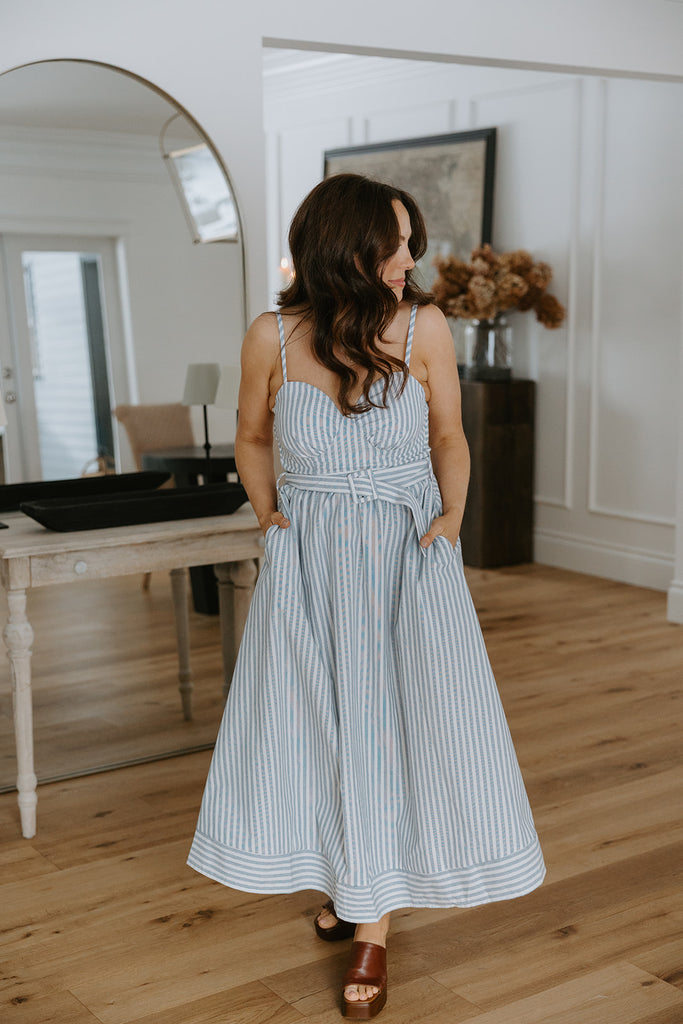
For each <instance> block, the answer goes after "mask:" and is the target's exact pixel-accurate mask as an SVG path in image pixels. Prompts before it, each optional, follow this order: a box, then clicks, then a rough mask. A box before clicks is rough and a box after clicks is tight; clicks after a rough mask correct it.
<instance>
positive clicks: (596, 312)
mask: <svg viewBox="0 0 683 1024" xmlns="http://www.w3.org/2000/svg"><path fill="white" fill-rule="evenodd" d="M281 59H282V60H284V57H282V58H281ZM290 59H294V56H293V55H292V57H291V58H290ZM330 60H333V72H334V73H333V75H331V76H330V78H329V79H328V78H327V76H326V71H325V60H324V57H321V58H320V59H318V60H317V62H316V64H315V65H314V67H313V68H307V69H305V70H303V69H302V70H301V72H300V74H301V75H303V76H305V90H304V85H303V83H304V79H301V80H300V79H299V78H298V77H297V74H296V73H293V74H292V75H291V77H290V79H289V83H288V89H289V90H291V93H292V94H295V95H297V97H298V101H297V103H296V104H292V103H291V102H287V103H285V102H284V101H283V98H282V94H281V91H280V90H279V89H278V90H277V92H276V91H275V90H274V89H273V84H272V82H270V81H269V75H268V73H266V78H265V92H264V97H265V120H266V128H267V135H268V136H271V135H273V134H276V133H277V134H278V136H279V138H281V139H290V140H298V139H300V138H304V139H305V140H306V142H305V146H304V147H303V150H305V152H306V154H307V156H306V161H307V163H306V166H307V168H308V172H307V175H305V174H304V173H302V169H301V164H300V163H299V164H297V162H296V160H295V159H294V157H293V155H290V157H289V159H288V163H287V170H286V173H287V175H288V178H287V189H288V194H289V196H291V197H292V199H293V197H294V194H295V193H297V192H298V193H299V196H298V197H299V198H301V196H302V195H303V194H304V191H305V190H306V189H307V188H308V187H310V185H311V184H312V183H313V182H312V180H311V169H312V168H314V167H316V166H317V167H319V166H320V164H321V157H322V151H323V149H324V148H327V146H328V145H329V143H324V142H323V139H322V137H321V135H320V132H319V127H318V126H319V125H320V123H321V111H323V110H324V109H325V108H326V105H327V104H328V103H329V96H330V95H331V93H332V91H334V95H335V109H336V111H337V112H338V114H339V115H340V116H341V115H344V116H345V117H346V120H347V122H348V124H349V125H350V128H349V136H350V139H351V140H352V142H353V144H356V143H358V142H361V141H364V140H365V139H367V140H368V141H372V142H375V141H386V140H390V139H396V138H401V137H403V138H411V137H413V136H417V135H420V134H440V133H442V132H446V131H451V130H467V129H470V128H481V127H488V126H491V125H495V126H496V127H497V128H498V150H497V170H496V191H495V199H494V229H493V241H494V246H495V247H496V248H497V249H501V250H505V249H511V248H527V249H529V250H530V251H531V252H532V253H533V254H534V256H536V257H537V258H539V259H544V260H546V261H547V262H548V263H550V265H551V266H552V268H553V271H554V281H553V285H552V290H553V291H554V293H555V294H556V295H557V296H558V297H559V299H560V301H562V302H563V303H564V304H565V305H566V306H567V309H568V320H567V322H566V324H565V325H563V327H562V328H560V329H559V330H557V331H548V330H546V329H545V328H543V327H541V326H540V325H539V324H537V322H536V321H535V319H534V317H533V315H529V314H513V316H512V320H513V324H514V334H515V357H514V361H515V372H516V374H517V375H518V376H528V377H532V378H533V379H535V380H536V381H537V382H538V389H537V396H538V399H537V435H536V437H537V453H536V557H537V558H538V559H539V560H541V561H546V562H548V563H549V564H555V565H560V566H565V567H567V568H573V569H577V570H579V571H582V572H594V573H596V574H598V575H601V574H604V575H607V576H612V577H615V578H617V579H624V580H626V581H630V582H633V583H639V584H642V585H646V586H654V587H659V588H666V587H667V586H668V584H669V582H670V579H671V575H672V568H673V546H674V531H673V489H674V487H675V480H676V469H675V458H676V457H675V450H676V429H677V428H676V418H677V408H678V397H677V388H678V372H677V359H678V346H679V338H680V328H679V327H678V326H677V325H679V324H680V316H681V312H680V302H679V298H678V287H677V286H676V285H675V284H674V276H675V275H677V274H680V266H681V256H680V234H679V233H678V220H677V218H678V217H679V214H678V213H677V212H676V196H675V189H674V182H675V172H674V170H673V168H674V167H675V166H676V153H675V145H676V144H675V143H674V141H673V139H674V136H675V135H676V131H675V122H676V118H677V116H678V115H677V113H676V108H677V106H679V105H680V95H681V87H680V86H678V85H674V84H670V83H651V82H639V81H621V80H618V79H611V80H609V81H603V80H600V79H597V78H596V79H586V78H582V77H580V76H576V75H549V74H542V73H538V72H522V71H519V70H515V71H513V70H504V69H500V68H496V69H483V68H470V67H467V68H464V67H457V66H453V65H446V66H444V65H436V64H434V65H432V66H431V67H429V66H428V67H425V65H424V64H419V63H417V62H411V61H400V60H397V61H389V60H387V61H385V62H384V63H385V64H386V65H388V67H387V68H386V70H385V71H384V73H382V74H380V73H379V71H378V68H377V60H378V59H377V58H364V57H357V58H353V57H350V56H348V55H347V56H346V57H344V56H343V55H339V54H337V55H335V56H334V58H330ZM266 67H268V62H267V61H266ZM344 68H346V80H344ZM312 76H315V80H314V79H313V77H312ZM304 92H305V95H306V97H307V98H306V99H305V100H304V98H303V96H304ZM641 129H642V130H641ZM340 134H341V133H340ZM634 148H635V149H637V150H638V156H637V158H636V157H635V156H634V157H632V156H631V150H632V149H634ZM296 149H297V147H295V146H292V154H293V153H294V152H296ZM269 152H271V149H270V148H269ZM316 153H317V154H318V156H316ZM662 164H663V165H664V166H662ZM281 173H283V172H282V171H280V170H278V168H277V167H276V166H274V165H270V164H269V166H268V168H267V175H268V177H269V178H270V177H272V176H274V175H278V174H281ZM273 191H275V190H273ZM290 205H291V203H290ZM636 207H637V209H635V208H636ZM286 212H287V214H289V210H287V211H286ZM285 219H286V217H284V216H283V217H282V220H283V222H284V220H285ZM667 224H668V225H670V228H671V230H670V233H669V235H668V237H663V236H666V235H667V228H666V225H667ZM644 254H647V255H646V256H645V259H646V260H647V262H648V267H647V269H646V270H645V271H644V272H642V271H641V269H640V268H641V267H642V265H643V261H644ZM272 261H273V263H274V264H275V254H273V257H272ZM645 324H647V325H649V327H650V328H651V331H650V333H651V334H652V336H653V338H654V339H656V340H652V341H650V340H648V341H646V342H644V340H643V337H644V333H645ZM655 353H656V355H655ZM653 359H656V361H657V362H658V365H657V366H656V368H655V369H654V371H653V372H652V373H648V365H649V363H650V361H652V360H653ZM649 378H651V379H652V387H650V386H649V385H648V379H649ZM624 408H625V409H626V411H627V413H628V416H627V417H626V420H625V421H624Z"/></svg>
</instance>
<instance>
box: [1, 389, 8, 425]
mask: <svg viewBox="0 0 683 1024" xmlns="http://www.w3.org/2000/svg"><path fill="white" fill-rule="evenodd" d="M6 426H7V413H6V412H5V405H4V402H3V400H2V395H0V427H6Z"/></svg>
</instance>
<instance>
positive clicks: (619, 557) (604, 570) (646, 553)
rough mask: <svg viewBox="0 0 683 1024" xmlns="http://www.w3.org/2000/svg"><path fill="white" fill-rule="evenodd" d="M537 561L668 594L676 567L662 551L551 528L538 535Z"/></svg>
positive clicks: (539, 530)
mask: <svg viewBox="0 0 683 1024" xmlns="http://www.w3.org/2000/svg"><path fill="white" fill-rule="evenodd" d="M534 561H536V562H541V563H543V564H545V565H554V566H556V567H557V568H559V569H569V570H571V571H573V572H580V573H586V574H587V575H589V576H604V577H605V578H606V579H611V580H619V581H620V582H622V583H630V584H632V585H633V586H637V587H649V588H651V589H653V590H664V591H665V590H666V589H667V587H668V586H669V583H670V581H671V576H672V574H673V568H674V560H673V557H672V556H670V555H665V554H662V553H661V552H659V551H652V550H648V549H647V548H639V547H634V546H631V545H626V544H614V543H611V542H610V541H599V540H596V539H595V538H593V537H584V536H580V535H577V534H568V533H562V532H560V531H556V530H547V529H537V530H536V531H535V532H534ZM681 587H682V588H683V584H681ZM681 600H682V601H683V589H682V590H681ZM681 621H683V619H681Z"/></svg>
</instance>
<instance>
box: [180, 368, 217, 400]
mask: <svg viewBox="0 0 683 1024" xmlns="http://www.w3.org/2000/svg"><path fill="white" fill-rule="evenodd" d="M220 376H221V368H220V366H219V364H218V363H190V365H189V366H188V368H187V374H186V376H185V390H184V392H183V405H213V404H214V402H215V400H216V391H217V389H218V382H219V380H220Z"/></svg>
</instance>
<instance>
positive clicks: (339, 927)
mask: <svg viewBox="0 0 683 1024" xmlns="http://www.w3.org/2000/svg"><path fill="white" fill-rule="evenodd" d="M325 911H327V912H328V913H329V914H334V916H335V917H336V918H337V923H336V924H334V925H332V927H331V928H323V926H322V925H321V924H320V918H321V916H322V914H323V913H324V912H325ZM313 924H314V925H315V930H316V933H317V935H319V936H320V938H321V939H324V940H325V942H339V941H340V939H350V938H352V937H353V934H354V932H355V931H356V925H355V924H354V922H353V921H342V919H341V917H339V915H338V913H337V911H336V910H335V909H334V902H333V901H332V900H328V901H327V903H326V904H325V906H324V907H323V909H322V910H321V911H320V913H319V914H318V916H317V917H316V919H315V921H314V922H313Z"/></svg>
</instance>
